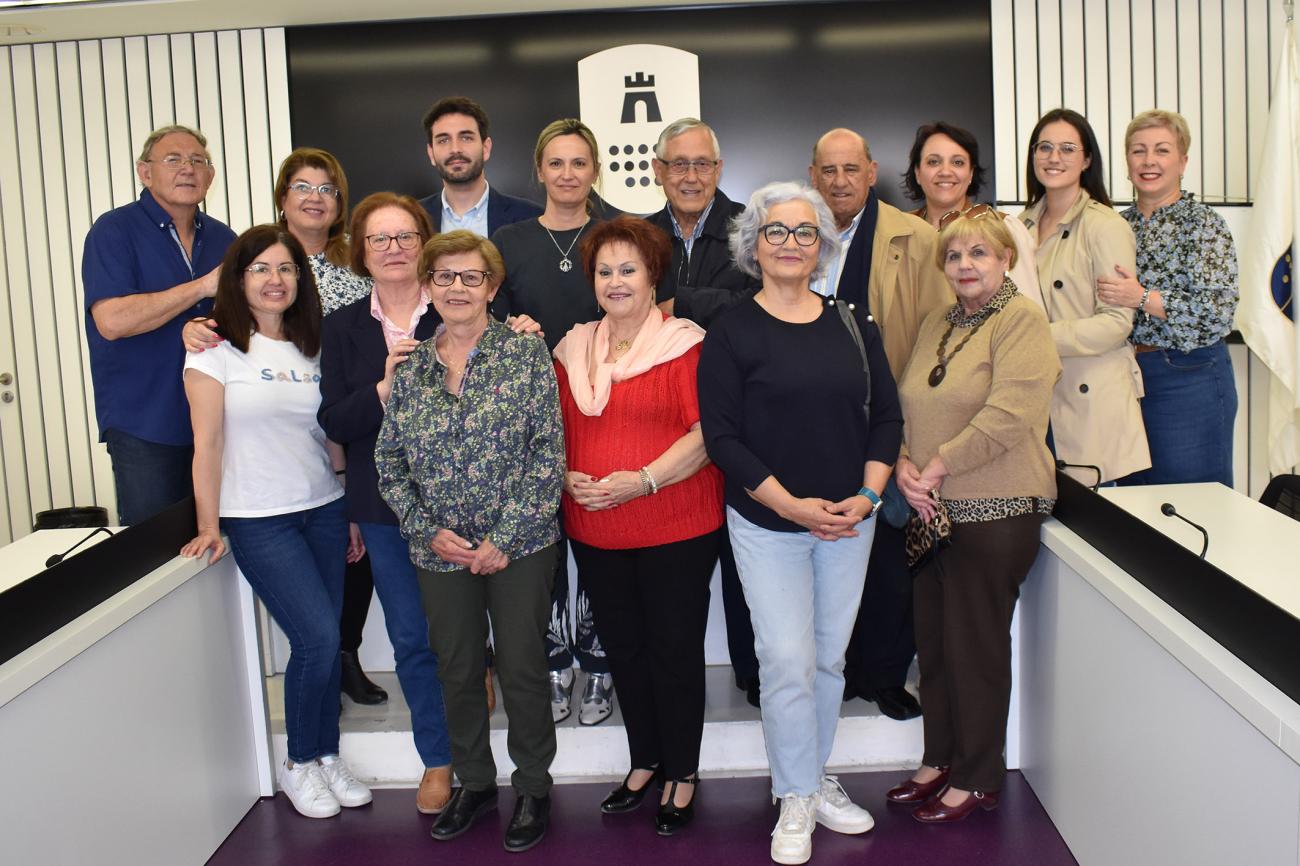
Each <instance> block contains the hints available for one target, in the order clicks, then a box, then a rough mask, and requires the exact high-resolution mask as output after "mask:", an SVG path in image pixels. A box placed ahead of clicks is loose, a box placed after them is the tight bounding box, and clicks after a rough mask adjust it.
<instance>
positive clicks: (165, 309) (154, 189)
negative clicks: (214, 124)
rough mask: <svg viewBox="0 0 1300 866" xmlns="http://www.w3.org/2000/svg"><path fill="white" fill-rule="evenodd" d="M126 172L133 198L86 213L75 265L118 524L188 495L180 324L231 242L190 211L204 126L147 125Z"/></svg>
mask: <svg viewBox="0 0 1300 866" xmlns="http://www.w3.org/2000/svg"><path fill="white" fill-rule="evenodd" d="M135 170H136V174H137V175H138V176H139V178H140V183H141V184H142V185H143V186H144V191H143V192H141V193H140V198H139V200H138V201H135V202H132V203H131V204H128V205H124V206H123V207H120V208H116V209H115V210H111V211H109V212H108V213H106V214H104V215H103V216H101V217H100V218H99V219H97V220H95V224H94V225H93V226H91V228H90V232H89V233H88V234H87V235H86V250H85V254H84V256H83V257H82V263H81V278H82V282H83V283H84V285H85V290H86V337H87V340H88V343H89V348H90V373H91V378H92V380H93V381H94V385H95V414H96V416H97V418H98V421H99V439H100V441H101V442H104V443H105V444H106V445H107V446H108V454H109V457H110V458H112V461H113V481H114V486H115V488H116V491H117V512H118V518H119V520H120V521H121V523H122V525H124V526H130V525H133V524H136V523H139V522H141V521H142V520H145V519H146V518H148V517H150V516H152V515H154V514H156V513H158V512H159V511H161V510H162V509H164V508H166V507H167V506H168V505H171V504H172V503H174V502H179V501H180V500H182V499H184V498H185V497H187V496H189V495H190V494H191V493H192V491H193V487H192V484H191V474H190V463H191V460H192V457H193V451H194V435H193V433H192V432H191V430H190V409H189V403H188V402H187V401H186V400H185V391H184V388H183V387H182V385H181V369H182V367H183V365H184V355H185V348H184V346H183V345H182V343H181V328H182V326H183V325H184V324H185V322H186V320H188V319H189V318H191V317H192V316H206V315H208V313H209V312H210V311H211V309H212V296H213V295H215V294H216V291H217V275H218V273H219V271H220V265H221V259H222V257H223V256H225V253H226V248H227V247H229V246H230V244H231V242H232V241H234V239H235V233H234V232H232V231H231V230H230V229H229V228H228V227H227V226H226V225H225V224H223V223H222V222H220V221H219V220H216V219H213V218H212V217H210V216H206V215H205V214H203V213H202V212H201V211H200V210H199V203H200V202H202V201H203V199H204V197H205V196H206V195H207V193H208V187H209V186H210V185H211V184H212V177H213V173H214V172H213V168H212V159H211V157H210V156H209V154H208V149H207V139H206V138H204V137H203V133H201V132H199V131H197V130H193V129H189V128H187V127H184V126H164V127H162V128H161V129H156V130H154V131H153V132H152V133H150V135H149V138H148V139H146V140H145V143H144V147H143V148H142V149H141V151H140V158H139V159H137V160H136V164H135Z"/></svg>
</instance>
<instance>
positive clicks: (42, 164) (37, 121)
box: [0, 28, 291, 544]
mask: <svg viewBox="0 0 1300 866" xmlns="http://www.w3.org/2000/svg"><path fill="white" fill-rule="evenodd" d="M286 70H287V63H286V58H285V47H284V31H283V29H281V28H276V29H267V30H243V31H222V32H217V33H192V34H191V33H182V34H172V35H159V36H133V37H126V38H121V39H101V40H85V41H80V42H60V43H45V44H38V45H17V46H10V47H0V372H9V373H11V374H12V375H13V377H14V381H13V384H12V385H11V386H8V387H3V388H0V391H8V392H9V393H11V394H12V395H13V396H14V397H15V399H14V400H13V401H12V402H10V403H3V402H0V488H2V489H3V494H4V504H3V507H0V544H5V543H8V542H9V541H11V540H13V539H14V538H17V537H20V536H22V535H25V534H26V533H27V532H29V531H30V529H31V525H32V520H33V517H34V515H35V514H36V513H38V512H40V511H43V510H45V509H48V508H58V507H63V506H68V505H102V506H104V507H106V508H107V509H108V510H109V513H110V514H114V513H115V502H114V497H113V479H112V471H111V469H110V464H109V460H108V454H107V452H106V451H105V449H104V447H103V446H102V445H100V444H99V442H98V438H99V437H98V430H97V427H96V424H95V409H94V394H93V391H92V389H91V385H90V372H89V366H88V363H87V358H86V340H85V330H84V329H85V316H84V313H83V298H84V294H83V287H82V285H81V253H82V245H83V241H84V238H85V235H86V232H87V231H88V230H89V228H90V225H91V223H92V222H93V221H94V219H95V218H96V217H97V216H99V215H100V214H102V213H104V212H105V211H108V210H110V209H112V208H114V207H117V206H119V205H123V204H126V203H128V202H130V201H132V200H134V199H135V198H136V196H138V195H139V192H140V186H139V183H138V181H137V179H136V175H135V166H134V161H135V156H136V152H137V149H138V147H139V146H140V144H141V143H142V142H143V141H144V139H145V138H146V137H147V136H148V134H149V131H150V130H152V129H154V128H156V127H158V126H163V125H166V124H170V123H181V124H185V125H187V126H197V127H198V128H199V129H201V130H202V131H203V132H204V133H205V134H206V135H207V136H208V139H209V145H210V149H211V151H212V154H213V158H214V160H215V161H216V164H217V171H216V179H215V181H214V182H213V185H212V189H211V191H210V192H209V194H208V200H207V202H206V210H207V211H208V212H209V213H211V214H212V215H214V216H216V217H217V218H218V219H221V220H223V221H224V222H227V223H229V224H230V225H231V227H232V228H234V229H235V230H236V231H239V230H242V229H244V228H247V227H248V226H249V225H252V224H253V223H254V222H266V221H269V220H271V219H273V218H274V208H273V206H272V202H271V189H272V186H273V184H274V180H275V169H276V166H277V165H278V164H279V161H280V160H281V159H283V158H284V156H285V155H287V154H288V152H289V150H290V149H291V145H290V136H289V113H288V79H287V74H286ZM178 375H179V373H178Z"/></svg>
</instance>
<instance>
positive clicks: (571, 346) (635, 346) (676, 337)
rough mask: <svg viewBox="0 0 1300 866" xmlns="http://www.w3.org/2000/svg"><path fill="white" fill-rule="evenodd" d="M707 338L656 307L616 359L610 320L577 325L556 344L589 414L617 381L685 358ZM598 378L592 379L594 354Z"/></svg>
mask: <svg viewBox="0 0 1300 866" xmlns="http://www.w3.org/2000/svg"><path fill="white" fill-rule="evenodd" d="M703 339H704V329H703V328H701V327H700V326H699V325H697V324H695V323H694V322H692V321H689V320H687V319H678V318H675V317H673V316H665V315H664V314H663V313H662V312H660V311H659V310H658V309H656V308H654V307H652V308H651V309H650V315H648V316H646V318H645V323H644V324H642V325H641V330H639V331H637V334H636V337H634V338H633V340H632V346H631V347H630V348H629V349H628V350H627V354H625V355H624V356H623V357H621V358H619V359H618V360H617V361H615V362H613V363H612V364H611V363H609V362H607V361H606V360H605V358H607V357H609V323H608V322H607V321H606V320H605V319H601V320H600V321H598V322H587V323H585V324H582V325H574V326H573V330H571V331H569V333H567V334H565V336H564V339H562V340H560V342H559V344H558V345H557V346H556V347H555V359H556V360H557V361H559V362H560V364H561V365H563V367H564V371H565V372H566V373H568V374H569V389H570V390H571V391H572V392H573V401H574V402H575V403H577V404H578V409H579V411H581V412H582V414H584V415H599V414H600V413H601V412H603V411H605V406H606V404H608V403H609V392H610V390H611V389H612V388H613V384H614V383H615V382H622V381H623V380H625V379H631V378H632V377H633V376H639V375H641V374H642V373H644V372H646V371H647V370H649V369H650V368H651V367H654V366H657V365H659V364H663V363H666V362H668V361H671V360H673V359H674V358H680V357H681V356H682V355H685V354H686V353H687V352H688V351H690V349H691V347H692V346H694V345H696V344H697V343H699V342H700V341H701V340H703ZM593 358H594V359H595V360H596V364H595V367H596V381H594V382H593V381H592V380H591V368H592V363H591V362H592V359H593Z"/></svg>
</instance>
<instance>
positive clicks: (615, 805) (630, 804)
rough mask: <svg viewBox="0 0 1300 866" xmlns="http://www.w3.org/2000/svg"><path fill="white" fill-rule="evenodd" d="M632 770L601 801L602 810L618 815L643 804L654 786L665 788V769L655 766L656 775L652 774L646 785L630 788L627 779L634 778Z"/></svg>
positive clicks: (608, 813) (660, 788) (607, 813)
mask: <svg viewBox="0 0 1300 866" xmlns="http://www.w3.org/2000/svg"><path fill="white" fill-rule="evenodd" d="M632 772H634V771H629V772H628V774H627V775H626V776H624V777H623V782H622V784H620V785H619V786H618V787H617V788H615V789H614V790H613V791H611V792H610V793H609V796H608V797H606V798H605V799H604V800H601V801H600V811H602V812H604V813H605V814H606V815H618V814H621V813H623V812H631V811H632V810H633V809H635V808H636V807H637V806H640V805H641V801H642V800H644V799H645V792H646V791H649V790H650V789H651V788H652V787H655V788H658V789H659V790H663V787H664V784H663V771H662V770H660V769H659V768H658V767H655V768H654V775H653V776H651V777H650V779H649V780H648V781H647V782H646V783H645V784H644V785H642V786H641V787H640V788H636V789H635V790H634V789H632V788H629V787H628V785H627V780H628V779H630V778H632ZM656 783H658V784H656Z"/></svg>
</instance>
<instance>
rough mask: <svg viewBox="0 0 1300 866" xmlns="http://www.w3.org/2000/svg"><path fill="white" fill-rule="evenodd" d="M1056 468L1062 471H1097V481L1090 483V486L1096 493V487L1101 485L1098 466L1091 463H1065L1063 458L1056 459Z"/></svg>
mask: <svg viewBox="0 0 1300 866" xmlns="http://www.w3.org/2000/svg"><path fill="white" fill-rule="evenodd" d="M1056 468H1057V469H1060V470H1061V471H1062V472H1064V471H1065V470H1066V469H1090V470H1092V471H1093V472H1096V473H1097V483H1096V484H1093V485H1092V487H1091V490H1092V492H1093V493H1096V492H1097V488H1098V487H1100V486H1101V467H1100V466H1093V465H1092V464H1091V463H1066V462H1065V461H1064V460H1057V461H1056Z"/></svg>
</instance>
